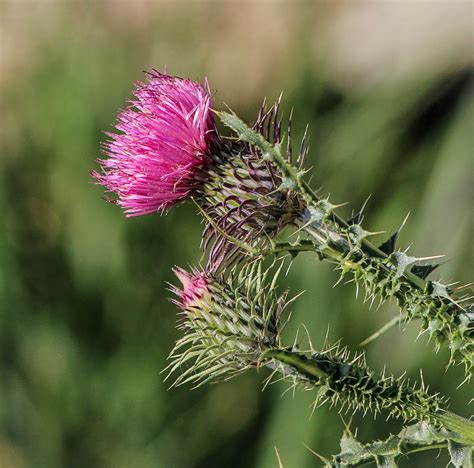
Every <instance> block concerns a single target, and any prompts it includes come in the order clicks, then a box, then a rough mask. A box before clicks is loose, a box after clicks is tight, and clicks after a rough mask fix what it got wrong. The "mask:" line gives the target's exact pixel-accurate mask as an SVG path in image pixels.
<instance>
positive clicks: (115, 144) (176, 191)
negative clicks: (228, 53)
mask: <svg viewBox="0 0 474 468" xmlns="http://www.w3.org/2000/svg"><path fill="white" fill-rule="evenodd" d="M133 94H134V98H133V99H132V100H131V101H130V104H129V105H128V106H127V107H126V108H124V109H123V110H121V111H120V112H119V114H118V117H117V122H116V124H115V128H116V129H117V130H119V131H120V132H121V133H107V135H108V137H109V140H108V141H107V142H106V143H105V144H104V147H103V152H104V154H105V155H106V156H107V157H108V158H107V159H101V160H99V163H100V164H101V172H96V171H94V172H92V176H93V177H94V178H95V179H96V180H97V181H98V183H100V184H101V185H103V186H104V187H105V188H106V189H107V191H109V192H113V193H115V194H116V196H117V198H116V200H115V203H117V204H118V205H120V206H121V207H122V208H123V209H124V210H125V212H126V213H127V216H137V215H144V214H148V213H153V212H158V211H163V210H165V209H167V208H169V207H170V206H171V205H173V204H175V203H177V202H179V201H182V200H184V199H186V198H187V197H188V196H190V195H191V194H192V192H193V191H194V190H195V189H196V187H197V186H198V185H199V184H200V173H201V171H202V170H203V168H204V167H205V166H206V165H208V164H210V163H211V158H210V156H209V152H210V147H211V145H212V141H213V139H214V138H215V135H216V133H215V126H214V119H213V116H212V112H211V106H212V100H211V96H210V94H209V91H208V89H206V88H205V87H204V86H202V85H201V84H200V83H197V82H193V81H190V80H187V79H182V78H178V77H175V76H169V75H165V74H162V73H160V72H158V71H156V70H151V71H150V72H148V82H147V83H141V82H138V83H137V84H136V89H135V90H134V93H133Z"/></svg>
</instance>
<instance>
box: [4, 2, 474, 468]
mask: <svg viewBox="0 0 474 468" xmlns="http://www.w3.org/2000/svg"><path fill="white" fill-rule="evenodd" d="M290 3H292V2H290ZM251 5H252V3H251V2H245V1H244V2H230V1H229V2H220V3H217V2H202V3H200V2H196V3H194V2H176V3H173V2H156V4H155V3H154V2H146V1H141V2H137V3H135V2H131V1H130V2H125V1H123V2H112V1H109V2H97V3H94V2H86V1H84V2H71V3H70V2H64V3H62V2H51V3H50V2H44V3H43V2H31V3H28V2H18V3H16V2H12V3H11V4H10V3H7V2H4V4H2V8H3V9H4V11H3V13H4V14H3V15H2V20H1V26H2V29H3V30H4V31H3V32H4V34H3V36H2V38H3V41H2V43H3V44H2V54H3V55H4V57H3V58H5V57H6V58H8V60H9V62H8V64H9V66H10V68H8V69H5V70H4V71H5V73H4V75H3V76H4V78H3V80H1V81H0V87H1V104H0V106H1V109H2V121H1V128H0V135H1V141H0V180H1V184H0V213H1V216H0V362H1V379H0V466H1V467H6V468H23V467H34V468H41V467H45V468H46V467H47V468H56V467H86V466H87V467H90V468H93V467H114V468H120V467H134V468H147V467H176V468H179V467H204V466H206V467H212V466H216V467H222V466H229V467H231V466H235V467H237V466H255V467H258V468H264V467H274V466H277V457H276V455H275V451H274V447H277V448H278V452H279V454H280V457H281V459H282V462H283V464H284V466H285V468H293V467H298V468H299V467H304V466H314V465H317V464H318V462H317V460H316V458H315V457H314V456H313V455H312V454H311V453H310V452H309V451H308V450H306V449H305V448H304V446H303V445H302V443H305V444H307V445H308V446H309V447H312V448H313V449H314V450H316V451H318V452H320V453H322V454H324V455H328V454H330V453H335V452H337V451H338V440H339V439H340V436H341V434H342V432H343V427H344V426H343V424H342V422H341V420H340V417H339V416H338V414H337V411H336V410H330V409H328V408H321V409H318V410H317V411H316V412H315V413H314V415H313V416H312V417H310V409H309V405H310V403H311V401H312V400H311V398H312V397H311V395H310V394H308V393H301V394H297V395H296V396H295V397H294V398H292V397H291V395H289V394H286V395H285V396H283V397H281V394H282V392H283V391H284V390H285V387H284V386H279V385H278V384H277V385H274V386H272V387H271V388H269V389H266V390H265V392H261V382H262V380H263V379H264V377H265V376H266V375H267V374H266V373H265V372H264V371H261V373H260V374H257V373H255V374H254V373H250V374H248V375H244V376H241V377H239V378H238V379H235V380H233V381H230V382H228V383H225V384H219V385H214V386H207V387H205V388H202V389H199V390H196V391H190V389H189V388H185V387H184V388H179V389H173V390H170V391H168V390H167V387H166V385H165V384H164V383H163V378H162V376H161V375H160V374H159V372H160V370H161V369H163V368H164V367H165V360H166V356H167V353H168V352H169V350H170V349H171V347H172V344H173V342H174V340H175V339H176V337H177V336H178V332H177V331H176V330H175V328H174V325H175V320H176V310H175V308H174V306H173V305H172V304H170V303H169V301H168V300H167V297H168V296H169V293H168V292H167V291H166V282H167V281H174V279H173V278H172V275H171V273H170V269H171V267H172V266H173V265H175V264H178V265H182V266H186V265H188V264H195V263H196V262H198V261H199V259H200V252H199V249H198V245H199V240H200V234H201V226H200V221H199V218H198V216H197V215H196V214H195V212H194V211H195V210H194V209H193V207H192V206H182V207H179V208H176V209H173V210H172V211H171V212H170V213H169V214H168V215H167V216H164V217H159V216H148V217H145V218H142V219H124V217H123V216H122V213H121V212H120V210H119V209H118V208H116V207H113V206H111V205H108V204H106V203H105V202H103V201H102V200H101V199H100V197H101V190H100V188H99V187H96V186H94V185H93V184H92V183H91V179H90V177H89V171H90V170H91V169H92V168H94V167H95V162H94V160H95V158H96V157H97V156H98V154H99V142H100V141H102V140H103V139H104V135H103V133H102V131H103V130H108V129H110V123H111V122H113V119H114V115H115V113H116V111H117V109H118V108H119V107H120V106H121V105H122V104H123V102H124V100H125V99H126V97H127V96H128V93H129V92H130V89H131V82H132V81H133V80H135V79H139V78H140V76H141V74H140V70H142V69H143V68H144V67H145V66H146V65H151V66H155V67H158V68H163V67H164V66H165V65H167V68H168V71H169V72H170V73H174V74H181V75H186V76H190V77H192V78H198V79H200V78H202V77H203V76H208V78H209V81H210V84H211V87H212V88H213V89H216V90H217V94H216V102H217V105H218V106H221V105H222V103H223V101H224V102H226V103H227V104H229V105H230V106H231V107H232V108H233V109H234V110H235V111H236V112H237V113H239V114H240V115H241V116H242V117H244V118H246V119H248V120H252V119H253V118H254V117H255V116H256V113H257V109H258V107H259V104H260V101H261V99H262V98H263V97H264V96H265V95H266V96H267V97H268V98H269V99H270V100H271V99H272V98H275V97H277V96H278V93H279V91H280V90H284V91H285V96H284V108H286V109H287V112H288V111H289V109H290V107H294V109H295V111H294V118H293V124H294V133H295V137H296V138H298V136H300V135H301V134H302V132H303V130H304V126H305V125H306V123H307V122H308V123H309V124H310V134H311V141H312V143H311V148H312V151H311V153H310V154H311V161H310V163H311V164H312V165H314V177H313V181H312V183H313V185H314V186H315V187H318V186H322V187H323V188H322V190H323V192H324V193H326V192H331V195H332V199H333V200H335V201H341V202H342V201H350V202H351V205H350V206H349V207H348V208H347V210H346V213H347V215H349V214H350V210H351V209H357V208H358V207H360V206H361V205H362V203H363V202H364V200H365V199H366V198H367V196H368V195H369V194H371V195H372V198H371V200H370V202H369V204H368V211H367V216H366V219H365V224H366V226H367V227H369V228H370V229H372V230H380V229H387V230H394V229H396V228H397V227H398V225H399V224H400V223H401V221H402V219H403V218H404V216H405V215H406V213H407V212H411V217H410V219H409V222H408V224H407V226H406V227H405V230H404V232H403V234H402V236H401V237H402V239H401V244H402V245H409V244H410V243H411V242H412V241H415V242H414V246H413V248H412V250H411V251H412V252H413V253H416V254H419V255H431V254H438V253H445V254H447V258H448V261H447V262H446V264H445V265H443V267H442V268H441V269H440V271H439V273H438V274H439V275H441V276H442V277H443V279H444V280H448V281H450V280H460V281H464V282H468V281H469V280H470V278H469V273H472V265H473V263H472V251H471V250H470V242H472V219H470V217H469V212H470V205H471V203H470V202H471V201H472V198H470V196H471V195H472V193H470V192H469V190H470V188H469V187H470V183H472V180H469V179H470V178H472V164H471V161H470V156H471V153H472V147H473V146H472V143H473V141H472V122H473V98H472V92H471V85H472V71H471V70H470V68H469V66H468V65H466V64H464V63H463V64H462V65H458V66H457V67H452V66H451V67H443V66H432V67H431V68H430V67H426V66H424V67H422V68H420V70H417V72H411V73H409V74H407V75H406V76H404V77H398V78H397V79H396V80H389V79H386V78H385V77H386V76H387V75H388V74H389V71H387V70H384V72H385V73H384V74H382V79H380V80H379V81H378V82H377V81H375V82H374V80H373V79H371V80H369V77H367V80H368V82H369V81H370V82H371V83H372V85H371V86H370V87H364V86H362V87H360V86H359V83H358V82H357V80H354V81H353V82H352V85H353V86H351V85H348V84H347V83H348V82H349V83H350V82H351V80H350V79H349V80H347V76H345V77H343V78H344V79H341V73H342V74H344V71H339V72H338V73H339V75H338V74H337V73H336V72H334V70H333V69H332V68H331V66H330V63H331V55H332V53H335V51H333V50H332V49H331V42H330V40H329V39H328V37H329V36H325V35H324V28H322V29H321V36H320V37H319V36H318V32H317V31H316V29H317V28H316V27H317V26H318V25H322V24H330V25H332V24H333V23H332V22H331V21H334V24H338V23H337V21H335V20H333V16H334V14H335V11H334V10H336V13H337V11H338V10H337V9H335V8H331V7H330V6H329V5H330V4H329V3H326V2H320V3H318V2H314V3H313V2H305V1H299V2H295V4H294V8H291V7H289V6H288V5H285V4H283V3H280V2H277V3H276V4H273V3H272V2H262V3H261V4H259V5H258V6H252V7H251ZM340 5H341V8H342V9H343V8H344V5H346V7H347V4H345V3H341V4H340ZM369 5H370V2H369ZM392 5H393V8H395V9H396V8H397V6H396V4H393V3H392ZM382 20H383V18H382ZM382 20H381V21H382ZM366 34H368V35H370V32H367V33H366ZM374 34H375V32H374ZM387 40H388V38H387ZM316 41H319V43H320V45H319V49H323V50H324V52H323V53H320V54H319V55H318V54H317V53H315V52H314V47H313V45H314V43H315V42H316ZM432 41H433V47H436V44H439V43H440V41H441V43H443V41H446V42H449V38H443V37H442V36H441V39H440V38H439V37H437V36H433V38H432ZM436 41H438V42H436ZM319 49H318V50H319ZM448 49H449V48H448ZM12 50H15V53H12V52H11V51H12ZM351 50H352V49H351ZM440 50H441V49H440ZM443 50H444V49H443ZM7 51H8V52H9V53H7ZM365 52H366V53H368V51H367V50H366V51H365ZM354 53H356V51H354ZM410 53H411V54H413V57H414V58H413V60H414V63H415V64H416V63H417V62H416V61H417V57H422V55H423V53H424V52H423V50H419V49H417V48H416V47H414V48H413V49H412V50H411V52H410ZM369 57H370V54H369ZM397 60H398V61H401V60H402V59H401V58H398V59H397V58H396V57H395V58H394V59H393V61H394V63H397ZM420 60H421V59H420ZM443 60H444V61H446V62H449V61H450V60H451V58H450V57H449V56H448V55H446V54H444V55H443V53H442V50H441V52H440V58H439V60H438V62H437V63H438V64H439V63H441V64H443V63H444V62H443ZM461 62H462V61H461ZM423 63H425V62H423ZM415 69H416V67H415ZM374 70H376V71H377V70H378V69H377V64H375V65H374ZM376 76H378V75H376ZM360 81H361V82H362V83H363V82H364V79H361V80H360ZM381 240H382V239H381ZM336 280H337V275H336V274H335V273H334V272H333V271H332V270H331V268H330V266H329V265H326V264H319V263H316V262H314V261H313V260H312V259H311V258H309V257H304V256H301V257H299V258H298V259H297V260H296V262H295V264H294V266H293V268H292V270H291V272H290V274H289V276H288V279H287V281H288V285H289V286H290V287H291V289H292V291H293V292H294V293H296V292H298V291H301V290H306V293H305V294H304V295H303V296H302V297H301V298H300V299H299V300H298V301H297V302H296V303H295V304H294V307H293V311H294V316H293V321H292V323H293V324H294V325H293V326H292V328H291V329H289V330H288V339H292V338H293V336H294V334H295V332H296V329H297V328H298V324H299V323H301V322H304V323H305V324H306V325H307V327H308V329H309V330H310V332H311V335H312V336H313V344H314V345H315V346H318V344H322V342H323V340H324V337H325V335H326V333H327V332H328V326H329V337H330V339H332V340H333V341H335V340H337V339H339V338H343V340H344V343H345V344H348V345H350V346H351V347H352V348H354V349H355V348H357V347H358V343H359V342H360V341H362V340H363V339H364V338H366V337H367V336H368V335H369V334H370V333H372V332H373V331H374V330H376V329H377V328H378V327H380V326H381V325H382V324H384V323H385V322H386V321H388V320H389V319H390V317H391V316H392V315H393V314H395V313H396V308H395V307H393V306H388V307H385V306H384V307H382V308H381V309H380V310H378V311H376V310H375V308H373V309H371V310H369V309H368V307H367V305H366V304H363V303H362V301H361V300H360V299H359V300H355V299H354V290H353V288H352V285H340V286H338V287H337V288H335V289H332V288H331V286H332V284H334V282H335V281H336ZM416 335H417V327H416V325H414V326H409V327H408V328H407V329H406V330H405V331H404V332H403V333H402V331H401V330H399V329H396V328H395V329H392V330H391V331H390V332H388V333H387V334H386V335H385V336H384V337H383V338H381V339H379V340H378V341H376V342H375V343H373V344H371V345H370V346H369V348H368V361H369V363H370V364H371V365H372V366H373V367H375V368H381V367H383V365H384V364H387V367H388V368H389V369H390V370H391V371H393V372H394V373H401V372H404V371H407V373H408V375H409V376H412V377H413V378H415V379H416V378H417V376H418V375H419V368H420V367H421V366H422V367H423V371H424V378H425V380H426V381H427V383H429V384H430V386H431V389H432V390H433V391H440V392H443V393H445V394H447V395H450V396H451V397H452V398H451V408H452V409H453V410H455V411H457V412H459V413H460V414H463V415H465V416H469V414H468V412H469V408H468V407H467V406H466V402H467V401H468V400H469V396H472V390H473V389H472V386H470V387H469V385H465V386H464V387H462V388H461V389H456V386H457V384H458V383H459V382H460V381H461V378H462V370H461V369H449V370H448V371H447V372H446V373H445V370H444V366H445V364H446V362H447V358H448V356H447V353H440V354H439V355H436V356H435V355H433V353H432V351H431V350H432V345H431V344H427V343H426V340H425V339H424V338H423V337H421V338H420V339H418V340H416V341H415V339H416ZM352 427H353V428H356V427H357V428H358V430H359V439H360V440H362V441H368V440H370V439H373V438H376V437H378V438H380V437H383V436H384V435H387V434H388V433H389V432H391V431H397V430H398V429H399V425H398V424H397V422H393V421H390V422H389V423H386V422H385V421H383V420H379V419H377V420H376V421H373V420H372V419H371V418H370V417H367V418H364V419H362V418H361V417H360V416H359V415H357V416H355V417H354V419H353V422H352ZM432 456H433V454H428V455H426V456H425V455H423V456H422V455H419V456H417V457H416V463H417V466H432V461H431V460H432ZM403 463H405V466H409V465H408V464H407V463H408V462H406V461H403V460H402V465H403ZM438 463H440V464H441V465H442V464H443V459H442V458H440V459H438ZM441 465H440V466H441Z"/></svg>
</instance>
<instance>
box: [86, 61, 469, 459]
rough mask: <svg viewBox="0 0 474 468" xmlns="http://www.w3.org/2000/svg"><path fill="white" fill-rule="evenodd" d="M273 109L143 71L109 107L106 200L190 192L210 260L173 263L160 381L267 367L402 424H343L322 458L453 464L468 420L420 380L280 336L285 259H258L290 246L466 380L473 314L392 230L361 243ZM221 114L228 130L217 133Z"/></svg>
mask: <svg viewBox="0 0 474 468" xmlns="http://www.w3.org/2000/svg"><path fill="white" fill-rule="evenodd" d="M279 109H280V101H278V102H277V103H276V104H275V105H274V106H271V107H270V108H269V109H266V107H265V105H264V106H262V108H261V109H260V112H259V115H258V117H257V119H256V121H255V123H254V124H253V125H252V126H247V125H246V124H245V123H244V122H242V121H241V120H240V119H239V118H238V117H237V116H236V115H235V114H234V113H232V112H220V111H217V110H215V109H214V104H213V99H212V96H211V92H210V89H209V85H208V83H207V81H206V82H205V84H204V85H203V84H200V83H198V82H194V81H191V80H187V79H182V78H179V77H173V76H169V75H165V74H162V73H160V72H158V71H156V70H151V71H149V72H148V81H147V82H146V83H141V82H139V83H137V84H136V88H135V90H134V98H133V99H132V100H131V101H130V103H129V105H128V106H127V107H125V109H123V110H122V111H120V112H119V114H118V117H117V123H116V124H115V127H116V129H117V130H118V131H119V132H120V133H107V135H108V138H109V139H108V141H107V142H106V143H105V144H104V146H103V153H104V154H105V158H104V159H100V160H99V164H100V166H101V169H100V171H94V172H92V176H93V177H94V179H95V181H96V182H97V183H99V184H101V185H103V186H104V187H105V188H106V190H107V191H108V192H111V193H112V194H114V196H112V197H110V196H107V199H108V200H109V201H111V202H113V203H115V204H117V205H119V206H121V207H122V208H123V209H124V211H125V214H126V215H127V216H138V215H145V214H151V213H154V212H159V213H164V212H166V211H167V210H168V209H169V208H170V207H172V206H173V205H175V204H177V203H180V202H184V201H193V202H194V203H195V204H196V205H197V207H198V212H199V213H200V214H201V215H202V218H203V220H204V224H205V227H204V233H203V237H202V240H201V252H202V253H206V254H207V263H206V264H205V267H204V268H199V269H194V270H192V271H191V272H186V271H185V270H183V269H181V268H176V269H175V274H176V276H177V277H178V279H179V280H180V281H181V283H182V287H181V288H179V287H177V286H172V287H171V290H172V291H173V292H174V293H175V294H176V296H177V299H175V300H174V301H175V303H176V304H177V306H178V308H179V309H180V311H181V319H180V322H179V328H180V330H181V331H182V333H183V336H182V337H181V338H180V339H179V340H178V341H177V343H176V346H175V347H174V349H173V350H172V352H171V354H170V361H171V362H170V365H169V367H168V378H173V384H172V385H184V384H190V385H192V386H199V385H203V384H204V383H206V382H216V381H220V380H223V379H227V378H230V377H232V376H234V375H236V374H239V373H242V372H245V371H248V370H249V369H252V368H255V369H261V368H269V369H271V374H270V376H269V377H268V378H267V382H268V381H270V380H272V379H273V378H275V377H276V376H278V378H279V379H281V380H284V381H287V382H289V383H290V385H291V386H293V387H294V388H301V389H306V390H312V391H313V392H314V394H315V400H314V405H313V408H314V409H315V408H316V407H317V406H318V405H320V404H323V403H324V402H329V403H330V404H331V405H336V406H338V407H339V410H340V411H346V412H347V411H349V412H354V411H362V412H363V413H364V414H366V413H368V412H371V413H373V414H374V415H375V414H378V413H384V414H385V415H386V416H387V417H396V418H399V419H401V420H402V421H403V422H404V423H406V424H411V426H407V427H406V428H405V429H404V431H402V432H401V433H400V434H398V435H393V436H391V437H390V438H389V439H387V440H386V441H378V442H373V443H369V444H365V445H364V444H362V443H360V442H358V441H357V440H356V439H355V437H354V436H353V435H351V434H350V432H347V431H346V433H345V436H344V437H343V440H342V443H341V453H340V454H339V455H337V456H335V457H334V458H333V460H332V461H327V464H328V465H330V466H342V465H344V466H345V465H349V464H350V465H355V464H358V463H363V462H365V461H367V460H374V461H375V462H376V463H377V464H378V465H379V466H393V463H395V462H394V460H395V458H396V457H397V456H399V455H401V454H406V453H409V451H410V450H412V449H413V447H414V446H417V447H418V448H420V447H424V448H433V447H435V446H438V447H441V446H443V447H444V446H445V447H446V448H447V449H449V452H450V454H451V460H452V462H453V464H454V465H455V466H464V465H462V463H461V462H459V460H467V458H468V457H469V456H470V454H471V452H472V447H473V446H474V425H473V423H472V422H470V421H469V420H468V419H465V418H463V417H461V416H457V415H455V414H453V413H451V412H449V411H448V409H447V399H446V398H444V397H443V396H441V395H438V394H430V393H429V392H428V390H427V388H426V387H425V385H424V383H423V382H421V384H420V385H414V384H410V382H409V381H408V380H405V379H404V378H395V377H393V376H391V375H390V374H387V373H382V374H381V375H378V374H376V373H375V372H374V371H372V370H371V369H370V368H369V366H368V365H367V363H366V360H365V355H364V354H363V353H359V354H354V353H351V352H350V351H349V350H347V349H346V348H344V347H342V346H340V345H335V346H328V345H325V346H323V347H322V348H321V349H319V350H318V349H313V347H312V346H311V347H310V349H300V348H299V346H298V345H297V344H296V342H295V343H294V344H292V345H288V344H284V343H283V336H282V335H283V329H284V326H285V324H286V322H287V321H288V320H289V319H290V318H289V317H290V316H289V315H288V314H285V313H284V312H285V310H286V309H287V308H288V306H289V304H290V303H291V302H292V299H288V293H284V294H278V293H277V289H278V288H277V285H278V283H279V282H280V279H279V273H280V271H281V269H282V268H283V263H281V264H280V266H279V267H278V268H276V273H272V272H274V270H275V269H274V268H264V267H263V265H265V263H264V262H265V259H266V258H267V257H273V256H274V255H279V254H285V253H289V254H291V256H292V260H293V259H294V258H295V257H296V256H297V254H298V253H300V252H303V251H308V252H313V253H315V254H316V258H317V259H318V260H325V261H329V262H331V263H333V264H334V267H335V269H336V270H338V271H339V273H340V280H342V279H344V278H345V277H347V276H349V279H350V281H351V282H354V283H355V285H356V291H358V290H359V288H360V287H362V288H363V289H365V299H366V300H368V301H370V302H371V303H372V302H374V301H375V300H377V301H378V302H379V303H380V304H381V303H383V302H384V301H386V300H387V299H389V298H391V297H393V298H395V300H396V302H397V304H398V305H399V308H400V318H401V319H402V320H405V321H409V320H413V319H416V320H418V321H419V322H420V329H421V333H424V332H426V333H429V335H431V336H433V337H434V338H435V340H436V348H437V349H439V348H440V347H441V346H442V345H446V346H448V347H449V349H450V350H451V359H450V362H449V363H450V364H451V363H460V364H463V365H464V368H465V371H466V378H465V381H467V380H469V378H470V376H471V372H472V368H473V355H474V310H473V306H472V305H469V304H465V302H466V301H467V300H468V298H465V297H462V295H461V294H462V292H461V291H462V289H463V288H462V287H459V286H457V285H454V284H452V285H445V284H443V283H441V282H439V281H432V280H428V275H429V274H430V273H431V272H432V271H433V270H434V269H435V267H436V265H430V264H426V260H427V259H426V258H425V259H423V258H416V257H412V256H410V255H408V253H407V251H402V250H400V249H398V248H397V247H396V239H397V235H398V232H397V233H395V234H394V235H392V236H391V237H390V238H389V239H388V240H387V241H385V242H383V243H382V244H381V245H379V246H376V245H375V244H374V243H372V242H371V241H370V240H369V239H370V238H371V236H373V235H374V234H375V233H371V232H369V231H368V230H367V229H366V228H365V227H363V226H362V217H363V216H362V213H358V214H356V215H355V216H353V217H351V219H349V220H347V221H346V220H344V219H343V218H342V217H341V216H339V214H338V213H337V208H339V206H341V205H335V204H333V203H332V202H331V201H330V200H329V198H322V197H320V196H318V195H316V193H315V192H314V191H313V190H312V189H311V188H310V186H309V185H308V183H307V182H306V180H305V175H306V172H307V171H306V170H305V168H304V163H305V157H306V155H307V154H308V151H309V148H308V145H307V138H306V136H305V137H304V138H303V141H302V143H301V145H300V149H299V151H298V152H296V153H297V154H295V155H294V154H293V153H294V152H293V150H292V146H293V144H292V138H291V132H292V130H291V117H290V119H289V120H290V121H289V123H288V126H287V129H286V133H285V134H283V131H282V128H283V124H282V121H281V119H280V117H279ZM216 118H218V119H219V120H220V121H221V123H222V124H224V126H226V127H228V128H229V129H230V130H231V132H232V133H231V135H227V136H226V135H224V134H222V133H221V132H220V131H219V130H218V127H217V124H216ZM288 235H292V236H293V240H292V241H291V242H288V241H287V240H285V239H287V238H288V237H287V236H288ZM420 434H421V435H420ZM458 448H459V450H458ZM459 453H461V454H462V456H460V455H459ZM466 454H467V455H466ZM463 457H464V458H463ZM390 463H392V465H390ZM460 463H461V464H460ZM463 463H464V462H463ZM466 466H467V465H466Z"/></svg>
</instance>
